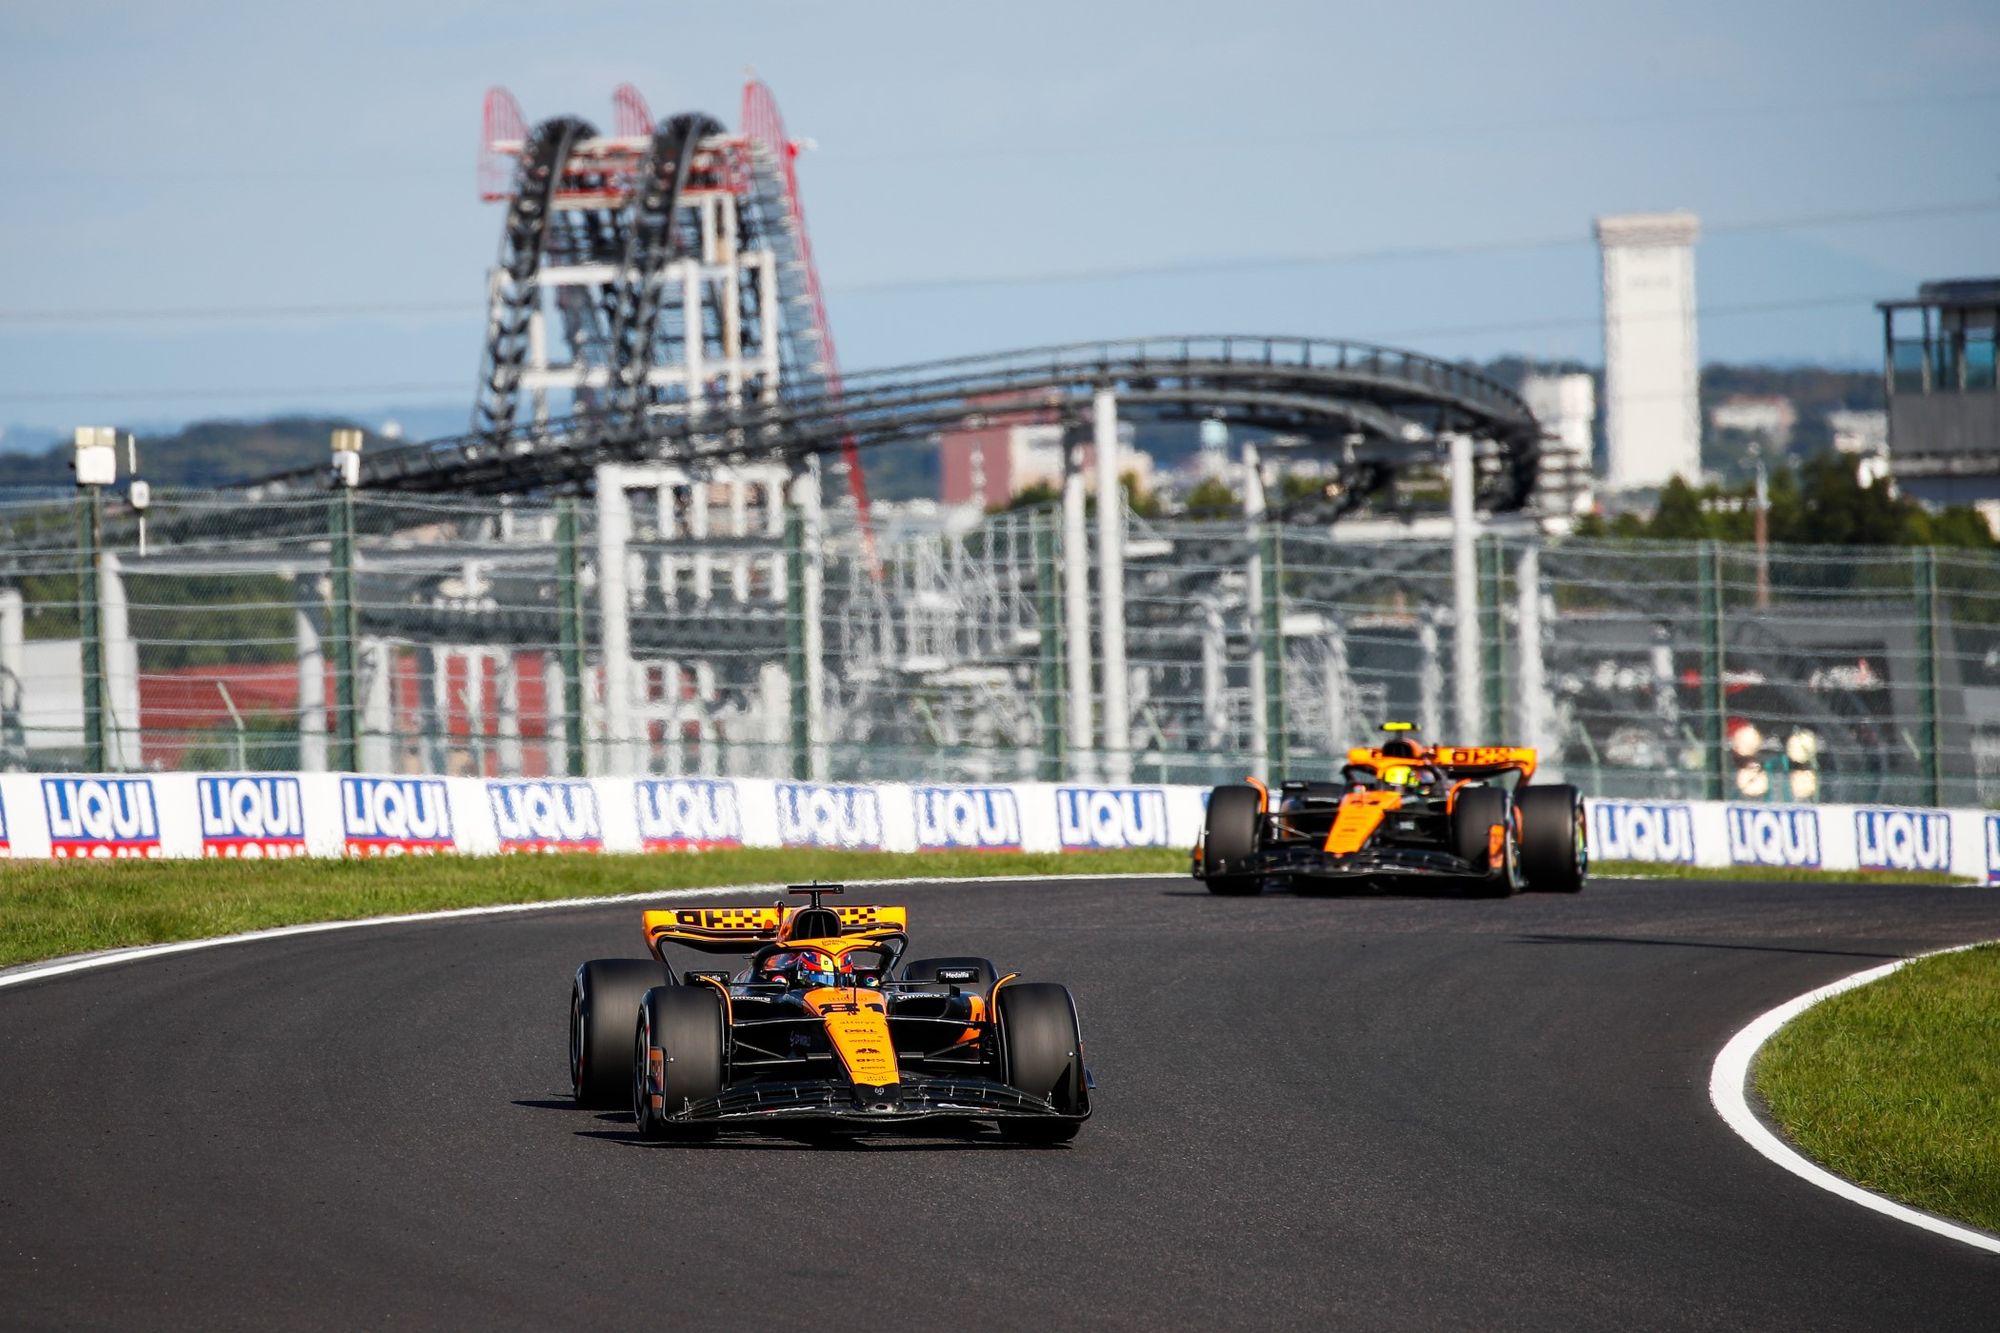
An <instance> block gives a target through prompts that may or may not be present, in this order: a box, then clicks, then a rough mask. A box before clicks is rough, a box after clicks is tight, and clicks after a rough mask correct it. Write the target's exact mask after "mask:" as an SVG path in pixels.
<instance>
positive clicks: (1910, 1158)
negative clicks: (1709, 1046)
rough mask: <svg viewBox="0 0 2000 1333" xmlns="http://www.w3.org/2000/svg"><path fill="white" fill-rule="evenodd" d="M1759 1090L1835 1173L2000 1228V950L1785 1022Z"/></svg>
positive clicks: (1949, 958)
mask: <svg viewBox="0 0 2000 1333" xmlns="http://www.w3.org/2000/svg"><path fill="white" fill-rule="evenodd" d="M1753 1072H1754V1077H1755V1081H1756V1085H1757V1091H1758V1093H1759V1094H1760V1095H1761V1096H1762V1097H1763V1098H1764V1103H1765V1105H1766V1106H1767V1107H1768V1108H1769V1109H1770V1112H1771V1115H1772V1118H1773V1119H1775V1120H1776V1121H1777V1122H1778V1125H1779V1126H1780V1127H1781V1128H1782V1129H1783V1130H1784V1132H1785V1135H1786V1137H1788V1138H1790V1139H1791V1141H1792V1142H1793V1143H1795V1144H1797V1145H1798V1147H1799V1148H1800V1150H1801V1151H1803V1152H1804V1153H1805V1154H1806V1155H1807V1156H1809V1157H1811V1158H1813V1159H1814V1160H1816V1161H1818V1162H1819V1163H1820V1164H1822V1165H1823V1166H1825V1167H1826V1168H1827V1169H1828V1170H1830V1171H1834V1172H1837V1173H1839V1174H1840V1175H1843V1176H1846V1177H1847V1178H1848V1179H1849V1180H1852V1181H1855V1182H1856V1183H1858V1184H1861V1185H1864V1186H1866V1187H1867V1188H1869V1189H1871V1190H1874V1191H1876V1192H1878V1193H1881V1194H1886V1195H1888V1196H1889V1197H1891V1198H1895V1199H1901V1200H1902V1201H1903V1202H1905V1203H1910V1204H1914V1205H1916V1206H1917V1207H1919V1208H1922V1209H1925V1210H1927V1211H1929V1212H1933V1213H1938V1214H1941V1215H1943V1216H1946V1217H1955V1218H1959V1219H1962V1220H1964V1221H1966V1222H1970V1223H1972V1224H1973V1225H1974V1226H1978V1227H1983V1228H1985V1229H1986V1230H1988V1231H2000V948H1996V947H1993V946H1985V947H1982V948H1978V949H1972V950H1968V951H1966V952H1964V953H1953V954H1942V955H1939V956H1938V957H1935V958H1926V959H1923V960H1921V961H1919V962H1915V963H1911V964H1910V965H1909V966H1907V967H1904V968H1902V969H1900V970H1898V971H1896V972H1892V973H1891V974H1889V975H1888V976H1886V977H1884V978H1883V979H1882V980H1880V981H1877V982H1873V983H1871V984H1869V985H1866V986H1862V987H1859V988H1858V989H1855V990H1851V991H1847V992H1845V993H1844V994H1840V995H1836V996H1834V997H1833V998H1832V999H1830V1000H1826V1001H1823V1002H1822V1003H1820V1004H1817V1005H1814V1006H1813V1007H1812V1008H1811V1009H1808V1010H1806V1012H1805V1013H1803V1014H1801V1015H1799V1017H1798V1018H1797V1019H1795V1020H1793V1021H1792V1022H1791V1023H1788V1024H1786V1025H1785V1026H1784V1027H1783V1028H1781V1029H1780V1030H1779V1032H1778V1034H1777V1035H1776V1036H1775V1037H1773V1038H1772V1039H1771V1040H1770V1041H1769V1042H1768V1043H1767V1044H1766V1045H1765V1047H1764V1049H1763V1051H1762V1052H1761V1053H1759V1055H1758V1057H1757V1064H1756V1068H1755V1070H1754V1071H1753Z"/></svg>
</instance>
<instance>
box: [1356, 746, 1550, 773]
mask: <svg viewBox="0 0 2000 1333" xmlns="http://www.w3.org/2000/svg"><path fill="white" fill-rule="evenodd" d="M1536 757H1537V756H1536V752H1535V751H1534V750H1533V749H1531V748H1529V747H1527V746H1522V745H1433V746H1430V747H1428V748H1427V749H1423V750H1420V751H1419V752H1418V753H1417V754H1416V755H1414V756H1412V755H1386V754H1383V753H1382V751H1380V750H1378V749H1373V748H1362V749H1353V750H1349V751H1348V752H1347V762H1348V763H1350V764H1354V765H1358V766H1361V767H1364V768H1372V769H1375V770H1376V771H1378V772H1379V771H1381V770H1382V769H1384V768H1388V767H1397V766H1401V765H1407V764H1429V765H1431V766H1432V767H1434V768H1440V769H1443V770H1444V771H1445V772H1446V773H1449V774H1450V775H1451V776H1452V777H1455V778H1481V777H1491V776H1492V775H1493V774H1495V773H1504V772H1506V771H1507V770H1509V769H1515V770H1518V771H1519V772H1520V774H1521V781H1523V782H1526V781H1527V780H1528V779H1530V778H1532V777H1534V776H1535V762H1536Z"/></svg>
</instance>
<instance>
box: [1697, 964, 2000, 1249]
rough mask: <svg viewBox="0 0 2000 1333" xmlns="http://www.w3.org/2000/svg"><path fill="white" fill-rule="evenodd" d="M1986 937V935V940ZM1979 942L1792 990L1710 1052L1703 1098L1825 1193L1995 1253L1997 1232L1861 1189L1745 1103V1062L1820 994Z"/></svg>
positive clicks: (1743, 1135) (1741, 1133)
mask: <svg viewBox="0 0 2000 1333" xmlns="http://www.w3.org/2000/svg"><path fill="white" fill-rule="evenodd" d="M1989 942H1990V941H1989ZM1979 947H1980V945H1978V944H1961V945H1957V946H1955V947H1953V948H1950V949H1934V950H1932V951H1931V952H1929V953H1920V954H1914V955H1912V956H1910V957H1908V958H1899V959H1897V960H1896V961H1895V962H1893V963H1885V964H1883V965H1882V966H1881V967H1871V968H1868V969H1866V970H1864V971H1861V972H1856V973H1854V974H1853V975H1852V976H1846V977H1842V978H1841V979H1840V980H1838V981H1835V982H1832V983H1830V984H1828V985H1825V986H1821V987H1820V988H1819V989H1817V990H1810V991H1807V992H1806V993H1805V994H1803V995H1798V996H1794V997H1793V998H1792V999H1789V1000H1787V1001H1785V1002H1784V1003H1783V1004H1781V1005H1779V1006H1778V1007H1777V1008H1775V1009H1772V1010H1769V1011H1767V1012H1765V1013H1763V1014H1760V1015H1758V1016H1757V1017H1756V1018H1755V1019H1753V1020H1752V1021H1751V1023H1750V1024H1749V1026H1747V1027H1745V1028H1744V1029H1743V1030H1742V1031H1740V1032H1738V1033H1737V1034H1736V1035H1735V1036H1733V1037H1731V1038H1730V1039H1729V1044H1728V1045H1726V1046H1724V1047H1723V1048H1722V1051H1721V1053H1720V1054H1718V1055H1717V1056H1716V1057H1715V1065H1714V1067H1713V1069H1711V1071H1710V1072H1709V1077H1708V1099H1709V1101H1710V1102H1711V1103H1713V1104H1714V1106H1715V1111H1716V1114H1718V1115H1720V1116H1721V1117H1722V1119H1723V1121H1724V1123H1726V1124H1727V1125H1728V1126H1729V1128H1730V1129H1732V1130H1734V1131H1735V1132H1736V1136H1737V1137H1738V1138H1740V1139H1742V1140H1743V1141H1744V1142H1745V1143H1748V1144H1749V1145H1750V1146H1751V1147H1753V1148H1755V1149H1756V1150H1757V1151H1758V1152H1760V1153H1762V1154H1763V1155H1764V1156H1765V1157H1768V1158H1769V1159H1770V1160H1771V1161H1773V1162H1776V1163H1777V1164H1778V1165H1779V1166H1781V1167H1783V1168H1784V1169H1785V1170H1787V1171H1789V1172H1791V1173H1792V1174H1793V1175H1795V1176H1797V1177H1799V1179H1801V1180H1803V1181H1805V1182H1806V1183H1807V1184H1810V1185H1817V1186H1818V1187H1819V1188H1821V1189H1823V1190H1826V1191H1827V1192H1828V1193H1830V1194H1837V1195H1839V1196H1840V1197H1841V1198H1843V1199H1846V1200H1848V1201H1849V1202H1851V1203H1858V1204H1860V1205H1861V1206H1862V1207H1863V1208H1867V1209H1870V1210H1872V1211H1874V1212H1878V1213H1881V1214H1883V1215H1884V1216H1886V1217H1893V1218H1894V1219H1896V1220H1897V1221H1898V1222H1903V1223H1907V1224H1908V1225H1910V1226H1913V1227H1917V1228H1919V1229H1921V1230H1924V1231H1928V1232H1931V1233H1933V1234H1935V1235H1939V1236H1944V1237H1946V1238H1947V1239H1950V1240H1955V1241H1958V1242H1960V1243H1961V1244H1965V1245H1970V1246H1972V1247H1973V1248H1974V1249H1978V1250H1985V1251H1987V1252H1988V1253H1989V1254H2000V1236H1991V1235H1988V1234H1987V1233H1986V1232H1984V1231H1979V1230H1976V1229H1974V1228H1972V1227H1968V1226H1963V1225H1961V1224H1959V1223H1957V1222H1947V1221H1945V1220H1944V1219H1943V1218H1941V1217H1934V1216H1932V1215H1931V1214H1929V1213H1926V1212H1924V1211H1922V1210H1921V1209H1918V1208H1912V1207H1910V1206H1909V1205H1908V1204H1903V1203H1897V1202H1896V1201H1895V1200H1893V1199H1887V1198H1884V1197H1883V1196H1882V1195H1880V1194H1876V1193H1875V1192H1873V1191H1872V1190H1866V1189H1863V1188H1862V1187H1861V1186H1859V1185H1857V1184H1855V1183H1854V1182H1853V1181H1851V1180H1847V1179H1845V1178H1843V1177H1841V1176H1837V1175H1835V1174H1834V1173H1833V1172H1831V1171H1829V1170H1827V1169H1826V1168H1825V1167H1823V1166H1821V1165H1819V1164H1818V1163H1817V1162H1814V1161H1812V1160H1810V1159H1808V1158H1807V1157H1805V1156H1804V1155H1803V1154H1802V1153H1800V1152H1799V1151H1798V1150H1797V1149H1796V1148H1794V1147H1792V1146H1791V1145H1790V1144H1789V1143H1786V1142H1785V1141H1784V1140H1783V1139H1782V1138H1780V1137H1778V1135H1777V1133H1776V1132H1775V1131H1773V1130H1772V1129H1771V1127H1770V1126H1768V1125H1766V1124H1765V1123H1764V1122H1763V1120H1761V1119H1760V1118H1759V1117H1758V1115H1757V1113H1756V1112H1755V1111H1753V1110H1751V1109H1750V1101H1749V1098H1748V1096H1747V1091H1748V1088H1749V1084H1750V1065H1751V1062H1752V1061H1754V1060H1755V1059H1756V1058H1757V1052H1758V1051H1759V1050H1761V1049H1762V1048H1763V1046H1764V1043H1765V1042H1767V1041H1769V1040H1770V1039H1771V1038H1772V1037H1773V1036H1775V1035H1777V1032H1778V1029H1779V1028H1782V1027H1783V1026H1785V1024H1787V1023H1789V1022H1791V1021H1792V1020H1793V1019H1794V1018H1797V1017H1798V1016H1799V1015H1800V1014H1802V1013H1804V1012H1805V1011H1806V1010H1808V1009H1810V1008H1812V1007H1813V1006H1814V1005H1816V1004H1818V1003H1819V1002H1820V1001H1822V1000H1827V999H1831V998H1832V997H1833V996H1836V995H1839V994H1840V993H1842V992H1843V991H1850V990H1854V989H1856V988H1857V987H1861V986H1866V985H1867V984H1868V983H1869V982H1871V981H1880V980H1881V979H1882V978H1883V977H1886V976H1888V975H1889V974H1890V973H1891V972H1894V971H1896V970H1898V969H1899V968H1903V967H1907V966H1908V965H1909V964H1911V963H1914V962H1917V961H1918V960H1920V959H1924V958H1936V957H1939V956H1941V955H1943V954H1949V953H1963V952H1965V951H1966V950H1967V949H1976V948H1979Z"/></svg>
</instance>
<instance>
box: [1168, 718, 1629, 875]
mask: <svg viewBox="0 0 2000 1333" xmlns="http://www.w3.org/2000/svg"><path fill="white" fill-rule="evenodd" d="M1383 730H1384V731H1388V732H1391V733H1394V734H1392V736H1391V737H1390V739H1388V740H1386V741H1384V742H1383V743H1382V745H1381V746H1380V748H1377V749H1356V750H1349V751H1348V752H1347V764H1346V766H1345V767H1344V768H1343V769H1342V770H1341V776H1340V780H1339V781H1337V782H1323V781H1288V782H1284V783H1281V784H1280V785H1279V786H1278V787H1277V788H1276V789H1275V790H1273V789H1272V788H1270V787H1267V786H1266V785H1265V784H1263V783H1261V782H1259V781H1257V780H1256V779H1254V778H1253V779H1250V780H1249V781H1247V782H1245V783H1243V784H1242V785H1232V786H1226V787H1217V788H1215V790H1214V791H1212V792H1211V793H1209V798H1208V819H1207V823H1206V826H1205V827H1204V829H1203V831H1202V836H1201V841H1199V842H1198V843H1196V844H1195V849H1194V876H1195V878H1196V879H1199V880H1203V881H1205V882H1206V883H1207V884H1208V888H1209V891H1210V892H1211V893H1222V894H1246V893H1258V892H1261V891H1262V890H1263V888H1264V886H1265V885H1266V884H1271V883H1277V884H1284V885H1288V886H1290V887H1292V888H1294V889H1296V890H1299V891H1302V892H1312V891H1315V890H1317V891H1321V892H1325V891H1329V890H1334V889H1338V888H1340V887H1343V886H1372V887H1386V886H1391V885H1394V884H1397V883H1399V882H1400V883H1403V884H1406V885H1407V884H1409V883H1410V882H1412V881H1415V880H1426V879H1429V880H1444V881H1449V882H1455V883H1457V884H1458V885H1460V886H1462V887H1463V888H1464V889H1465V890H1466V891H1468V892H1470V893H1472V894H1475V895H1480V896H1492V897H1504V896H1506V895H1508V894H1511V893H1514V892H1516V891H1517V890H1520V889H1539V890H1544V891H1547V892H1552V893H1575V892H1576V891H1578V890H1579V889H1581V888H1582V887H1583V881H1584V877H1585V875H1586V873H1587V872H1588V870H1589V864H1590V857H1589V848H1588V846H1587V845H1586V842H1585V832H1584V828H1585V824H1584V817H1583V797H1582V795H1581V794H1580V793H1579V792H1578V791H1577V789H1576V788H1575V787H1569V786H1562V785H1557V784H1549V785H1543V786H1531V785H1529V781H1530V779H1532V778H1533V777H1534V775H1535V752H1534V751H1533V750H1524V749H1518V748H1514V747H1506V746H1477V747H1465V746H1452V745H1429V746H1427V745H1422V744H1420V743H1418V741H1417V740H1416V739H1415V738H1414V736H1413V735H1411V734H1410V733H1413V732H1414V731H1415V728H1414V727H1412V726H1410V725H1409V724H1408V723H1395V722H1392V723H1389V724H1388V725H1387V726H1385V727H1384V728H1383Z"/></svg>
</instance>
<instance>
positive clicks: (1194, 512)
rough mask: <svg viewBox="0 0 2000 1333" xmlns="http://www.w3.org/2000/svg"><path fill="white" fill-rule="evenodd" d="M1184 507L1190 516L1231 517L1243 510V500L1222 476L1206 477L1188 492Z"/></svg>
mask: <svg viewBox="0 0 2000 1333" xmlns="http://www.w3.org/2000/svg"><path fill="white" fill-rule="evenodd" d="M1184 507H1185V508H1186V510H1187V516H1188V517H1189V518H1231V517H1233V516H1235V515H1237V514H1240V513H1242V512H1243V502H1242V501H1241V500H1239V499H1238V498H1237V497H1236V492H1235V491H1232V490H1230V489H1229V483H1228V482H1225V481H1224V480H1222V478H1220V477H1204V478H1203V479H1202V481H1201V484H1200V485H1198V486H1196V487H1195V488H1194V489H1193V490H1191V491H1189V492H1188V496H1187V501H1186V504H1185V506H1184Z"/></svg>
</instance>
